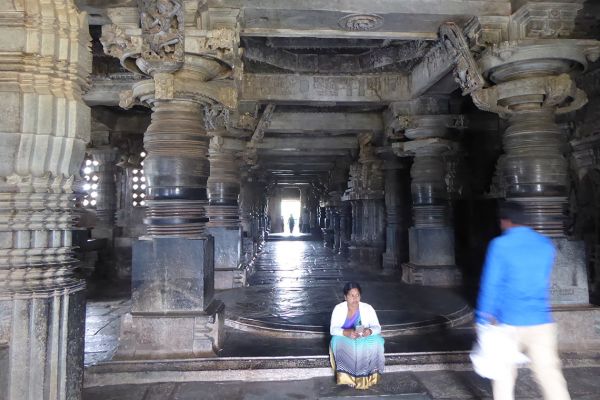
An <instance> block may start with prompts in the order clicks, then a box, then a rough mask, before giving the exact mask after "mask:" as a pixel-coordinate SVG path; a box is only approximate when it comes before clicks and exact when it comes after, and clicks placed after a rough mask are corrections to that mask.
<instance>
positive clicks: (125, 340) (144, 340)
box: [114, 300, 225, 360]
mask: <svg viewBox="0 0 600 400" xmlns="http://www.w3.org/2000/svg"><path fill="white" fill-rule="evenodd" d="M224 309H225V306H224V305H223V303H222V302H221V301H218V300H215V301H213V302H212V303H211V304H210V306H209V307H208V308H207V310H206V311H205V312H197V313H189V314H181V313H167V314H166V315H155V314H137V313H128V314H125V315H123V317H122V320H121V335H120V338H119V347H118V349H117V353H116V354H115V357H114V359H115V360H131V359H138V360H148V359H173V358H198V357H214V356H215V355H216V354H217V352H218V351H219V349H220V348H221V346H222V344H223V335H224V320H225V312H224Z"/></svg>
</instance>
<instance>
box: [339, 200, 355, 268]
mask: <svg viewBox="0 0 600 400" xmlns="http://www.w3.org/2000/svg"><path fill="white" fill-rule="evenodd" d="M350 203H351V202H350V201H343V202H342V206H341V208H340V249H339V254H341V255H343V256H347V255H348V248H349V246H350V240H351V237H352V205H351V204H350Z"/></svg>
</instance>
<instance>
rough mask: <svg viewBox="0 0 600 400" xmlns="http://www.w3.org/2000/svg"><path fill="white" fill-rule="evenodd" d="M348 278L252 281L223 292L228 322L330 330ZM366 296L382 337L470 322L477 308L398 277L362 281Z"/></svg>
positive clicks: (294, 330)
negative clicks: (313, 282)
mask: <svg viewBox="0 0 600 400" xmlns="http://www.w3.org/2000/svg"><path fill="white" fill-rule="evenodd" d="M342 287H343V283H339V284H333V285H321V286H317V287H304V286H298V287H289V286H286V287H273V286H267V285H263V286H252V287H247V288H242V289H236V290H228V291H226V292H223V293H220V294H219V296H218V297H219V298H220V299H221V300H222V301H223V302H224V303H225V309H226V322H225V323H226V324H227V325H229V326H231V327H234V328H236V329H240V330H247V331H254V332H257V333H263V334H268V335H275V336H280V337H295V338H303V337H306V338H308V337H315V336H328V335H329V322H330V318H331V310H332V309H333V307H334V306H335V305H336V304H337V303H340V302H342V301H344V299H343V293H342ZM362 288H363V296H362V300H363V301H364V302H367V303H369V304H371V305H372V306H373V307H374V308H375V311H376V312H377V316H378V318H379V322H380V324H381V326H382V334H383V336H384V337H385V336H394V335H400V334H416V333H425V332H431V331H432V330H439V329H442V328H451V327H455V326H459V325H461V324H463V323H466V322H469V321H470V320H471V318H472V311H471V309H470V307H469V306H468V305H467V304H466V303H465V301H464V300H463V299H462V298H461V297H459V296H458V295H456V294H454V293H452V292H451V291H448V290H444V289H440V288H434V287H419V286H411V285H406V284H402V283H399V282H393V283H384V282H370V281H365V282H363V283H362Z"/></svg>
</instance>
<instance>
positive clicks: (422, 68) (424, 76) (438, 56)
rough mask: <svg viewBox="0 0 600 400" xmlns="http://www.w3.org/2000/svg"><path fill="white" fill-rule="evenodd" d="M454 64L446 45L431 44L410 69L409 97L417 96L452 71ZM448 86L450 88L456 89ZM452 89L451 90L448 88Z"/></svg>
mask: <svg viewBox="0 0 600 400" xmlns="http://www.w3.org/2000/svg"><path fill="white" fill-rule="evenodd" d="M454 66H455V60H454V57H452V56H451V55H450V54H449V53H448V50H447V49H446V47H445V46H444V45H443V44H442V43H441V42H440V43H438V44H436V45H435V46H433V47H432V48H431V50H430V51H429V52H428V53H427V54H426V55H425V57H423V59H422V60H421V62H419V63H418V64H417V65H416V66H415V67H414V68H413V70H412V72H411V74H410V76H409V92H410V97H411V98H413V99H414V98H417V97H419V96H421V95H423V94H424V93H425V92H427V90H428V89H430V88H431V87H432V86H434V85H435V84H436V83H438V82H439V81H441V80H442V79H443V78H445V77H446V76H447V75H448V74H450V73H451V72H452V70H453V69H454ZM457 87H458V84H456V86H455V87H454V88H452V86H450V88H449V90H450V89H456V88H457ZM450 91H452V90H450Z"/></svg>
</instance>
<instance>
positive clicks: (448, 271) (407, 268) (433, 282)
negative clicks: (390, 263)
mask: <svg viewBox="0 0 600 400" xmlns="http://www.w3.org/2000/svg"><path fill="white" fill-rule="evenodd" d="M402 281H403V282H405V283H409V284H413V285H423V286H442V287H455V286H460V285H461V284H462V274H461V272H460V269H459V268H458V267H457V266H456V265H418V264H413V263H405V264H402Z"/></svg>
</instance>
